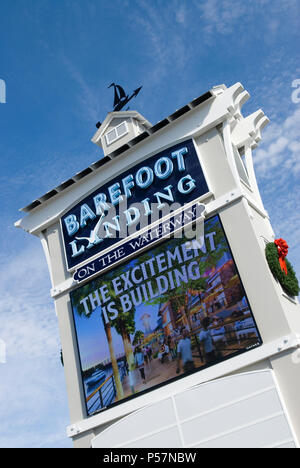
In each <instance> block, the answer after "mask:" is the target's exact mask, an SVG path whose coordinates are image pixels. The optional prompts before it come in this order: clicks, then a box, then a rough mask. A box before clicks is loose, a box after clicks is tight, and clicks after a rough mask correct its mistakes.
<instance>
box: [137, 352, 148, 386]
mask: <svg viewBox="0 0 300 468" xmlns="http://www.w3.org/2000/svg"><path fill="white" fill-rule="evenodd" d="M134 362H135V365H136V367H137V368H138V370H139V371H140V374H141V378H142V380H143V383H144V384H145V383H146V376H145V369H144V353H143V352H142V350H141V348H137V349H136V352H135V356H134Z"/></svg>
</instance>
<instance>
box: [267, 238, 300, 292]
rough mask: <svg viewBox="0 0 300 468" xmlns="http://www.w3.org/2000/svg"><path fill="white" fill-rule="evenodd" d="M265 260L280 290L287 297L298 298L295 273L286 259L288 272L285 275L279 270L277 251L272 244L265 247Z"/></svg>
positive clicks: (298, 290)
mask: <svg viewBox="0 0 300 468" xmlns="http://www.w3.org/2000/svg"><path fill="white" fill-rule="evenodd" d="M266 259H267V262H268V264H269V267H270V270H271V272H272V274H273V276H274V278H276V279H277V280H278V281H279V283H280V284H281V286H282V289H283V290H284V291H285V292H286V293H287V294H288V295H289V296H298V294H299V292H300V288H299V283H298V280H297V277H296V274H295V271H294V269H293V267H292V265H291V264H290V262H289V261H288V260H287V259H285V263H286V267H287V272H288V273H287V275H286V274H285V272H284V271H282V270H281V267H280V264H279V256H278V250H277V246H276V245H275V244H274V242H269V243H268V244H267V245H266Z"/></svg>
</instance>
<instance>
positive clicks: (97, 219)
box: [61, 140, 208, 270]
mask: <svg viewBox="0 0 300 468" xmlns="http://www.w3.org/2000/svg"><path fill="white" fill-rule="evenodd" d="M207 192H208V186H207V183H206V180H205V177H204V174H203V171H202V168H201V165H200V162H199V158H198V156H197V153H196V150H195V147H194V143H193V141H192V140H188V141H185V142H182V143H180V144H177V145H175V146H172V147H171V148H169V149H166V150H164V151H162V152H159V153H158V154H156V155H154V156H151V157H150V158H148V159H146V160H144V161H143V162H141V163H139V164H137V165H136V166H134V167H133V168H131V169H130V170H127V171H126V172H124V173H122V174H120V175H119V176H118V177H117V178H115V179H113V180H111V181H110V182H109V183H107V184H105V185H103V186H101V187H100V188H99V189H97V190H95V191H94V192H93V193H92V194H90V195H89V196H87V197H85V198H84V199H83V200H82V201H81V202H80V203H78V204H77V205H75V206H74V207H73V208H71V209H70V210H69V211H68V212H67V213H66V214H65V215H64V216H63V217H62V219H61V227H62V234H63V241H64V248H65V254H66V261H67V268H68V269H69V270H70V269H73V268H75V267H76V266H78V265H80V264H82V263H83V262H86V261H87V260H89V259H90V258H92V257H94V256H96V255H97V254H99V253H100V252H101V251H103V250H105V249H107V248H109V247H112V246H113V245H114V244H115V243H117V242H119V241H120V239H122V238H126V237H128V235H129V234H130V230H133V232H136V231H138V230H140V229H141V228H143V227H146V226H148V225H150V224H152V223H153V220H158V219H159V218H162V216H164V214H162V213H163V210H164V209H168V208H169V207H170V206H171V205H172V204H176V205H177V208H178V207H180V206H183V205H184V204H186V203H190V202H191V201H193V200H196V199H197V198H199V197H200V196H202V195H204V194H205V193H207Z"/></svg>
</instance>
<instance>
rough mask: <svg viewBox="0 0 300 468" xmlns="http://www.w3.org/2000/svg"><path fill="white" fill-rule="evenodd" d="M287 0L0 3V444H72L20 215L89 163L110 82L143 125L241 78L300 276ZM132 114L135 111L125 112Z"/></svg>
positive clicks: (48, 310) (43, 281)
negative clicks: (3, 348) (2, 347)
mask: <svg viewBox="0 0 300 468" xmlns="http://www.w3.org/2000/svg"><path fill="white" fill-rule="evenodd" d="M299 5H300V4H299V1H298V0H285V1H284V0H256V1H255V0H253V1H247V2H245V1H233V0H202V1H200V0H187V1H184V0H180V1H179V0H178V1H177V0H169V1H165V0H152V1H151V2H150V1H149V0H148V1H145V0H138V1H135V0H127V1H126V0H111V1H109V2H107V1H102V0H97V1H96V0H89V1H88V2H84V1H83V0H34V1H33V0H26V1H24V0H15V1H14V2H11V1H9V0H2V1H1V5H0V9H1V10H0V52H1V53H0V79H2V80H4V81H5V83H6V89H7V96H6V101H7V102H6V104H2V103H1V104H0V155H1V175H0V183H1V192H0V196H1V211H2V221H3V223H2V229H1V231H0V242H1V250H0V278H1V281H0V317H1V321H0V339H3V340H4V341H5V342H6V345H7V362H6V364H1V363H0V395H1V402H0V421H1V424H0V447H5V446H6V447H71V442H70V441H69V440H68V439H67V438H66V435H65V427H66V425H67V424H68V423H69V415H68V407H67V399H66V391H65V384H64V375H63V369H62V367H61V365H60V361H59V350H60V344H59V336H58V329H57V319H56V316H55V312H54V306H53V302H52V300H51V299H50V297H49V290H50V281H49V278H48V272H47V267H46V262H45V260H44V256H43V252H42V249H41V246H40V243H39V240H38V239H35V238H33V237H31V236H29V235H27V234H25V233H24V232H23V231H21V230H17V229H15V228H14V222H15V221H16V220H17V219H18V218H19V217H20V214H19V213H18V209H19V208H20V207H22V206H25V205H27V204H28V203H30V202H31V201H32V200H33V199H35V198H36V197H38V196H40V195H42V194H44V193H45V192H47V191H48V190H49V189H51V188H53V187H54V186H56V185H58V184H59V183H61V182H62V181H64V180H66V179H67V178H69V177H71V176H73V175H74V174H75V173H76V172H78V171H80V170H82V169H84V168H85V167H87V166H88V165H89V164H91V163H92V162H94V161H95V160H97V159H99V158H100V157H101V151H100V150H99V149H98V148H97V147H96V146H95V145H93V144H92V143H91V141H90V139H91V137H92V135H93V134H94V132H95V123H96V122H97V121H98V120H100V121H103V119H104V118H105V116H106V113H107V112H108V111H110V110H111V108H112V90H111V89H109V90H108V89H107V86H108V85H109V84H110V83H111V82H112V81H114V82H116V83H119V84H121V85H123V86H124V87H125V89H126V90H128V91H130V90H133V89H135V88H136V87H138V86H140V85H143V89H142V91H141V93H140V95H139V97H138V99H137V101H136V102H135V103H134V107H135V108H136V109H137V110H138V111H139V112H141V114H143V115H144V116H145V117H146V118H147V119H148V120H149V121H150V122H152V123H153V124H154V123H156V122H157V121H158V120H160V119H162V118H163V117H165V116H167V115H169V114H171V113H172V112H173V111H174V110H175V109H177V108H179V107H181V106H183V105H184V104H186V103H187V102H189V101H191V100H192V99H193V98H195V97H197V96H199V95H201V94H202V93H204V92H206V91H207V90H208V89H209V88H211V87H212V86H214V85H217V84H221V83H225V84H226V85H227V86H230V85H232V84H234V83H235V82H237V81H240V82H241V83H242V84H243V85H244V87H245V88H246V89H247V90H248V92H249V93H250V95H251V99H250V100H249V101H248V103H247V104H246V105H245V106H244V108H243V113H244V115H247V114H249V113H251V112H254V111H256V110H257V109H258V108H262V109H263V110H264V112H265V113H266V115H267V116H268V117H269V118H270V120H271V124H270V125H269V126H268V127H267V128H266V129H265V131H264V133H263V142H262V144H261V145H260V147H259V149H258V150H256V154H255V166H256V171H257V176H258V182H259V186H260V189H261V193H262V197H263V201H264V203H265V207H266V209H267V210H268V212H269V215H270V216H271V221H272V224H273V227H274V229H275V231H276V235H277V236H278V237H283V238H285V239H286V240H287V242H288V244H289V245H290V252H289V259H290V260H291V262H292V263H293V264H294V266H295V269H296V271H297V272H298V274H299V273H300V245H299V244H300V241H299V230H300V210H299V199H300V188H299V183H298V181H299V174H300V160H299V156H298V154H299V149H300V125H299V124H300V104H299V103H298V104H297V103H295V102H293V101H292V99H291V94H292V91H293V88H292V82H293V81H294V80H296V79H299V78H300V70H299V30H300V28H299V17H300V11H299V8H300V7H299ZM132 108H133V107H132Z"/></svg>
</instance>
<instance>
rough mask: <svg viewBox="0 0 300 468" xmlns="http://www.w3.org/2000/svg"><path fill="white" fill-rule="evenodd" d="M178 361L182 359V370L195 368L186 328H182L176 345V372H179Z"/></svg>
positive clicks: (186, 370)
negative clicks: (180, 336)
mask: <svg viewBox="0 0 300 468" xmlns="http://www.w3.org/2000/svg"><path fill="white" fill-rule="evenodd" d="M180 361H182V366H183V371H184V372H189V371H192V370H193V369H194V368H195V364H194V359H193V356H192V343H191V339H190V337H189V333H188V331H187V329H186V328H184V329H183V331H182V338H181V340H180V341H179V342H178V346H177V370H176V373H177V374H179V372H180Z"/></svg>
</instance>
